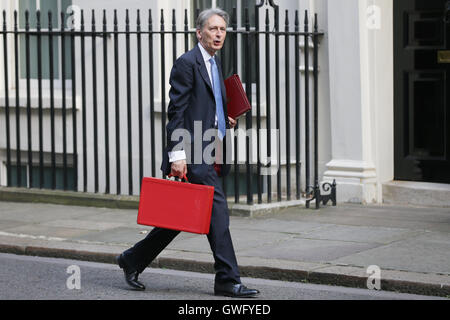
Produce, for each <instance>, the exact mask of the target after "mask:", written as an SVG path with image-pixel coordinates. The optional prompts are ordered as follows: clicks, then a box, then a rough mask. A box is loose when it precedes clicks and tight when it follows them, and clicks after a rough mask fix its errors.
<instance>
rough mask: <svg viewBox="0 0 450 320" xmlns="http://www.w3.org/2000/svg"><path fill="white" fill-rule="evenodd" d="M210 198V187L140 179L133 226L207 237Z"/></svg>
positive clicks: (211, 188) (211, 200) (211, 198)
mask: <svg viewBox="0 0 450 320" xmlns="http://www.w3.org/2000/svg"><path fill="white" fill-rule="evenodd" d="M186 180H187V179H186ZM213 197H214V187H212V186H203V185H198V184H190V183H184V182H178V181H171V180H163V179H156V178H143V179H142V187H141V194H140V198H139V211H138V218H137V223H138V224H141V225H146V226H152V227H160V228H164V229H171V230H178V231H185V232H190V233H197V234H208V233H209V226H210V223H211V211H212V205H213Z"/></svg>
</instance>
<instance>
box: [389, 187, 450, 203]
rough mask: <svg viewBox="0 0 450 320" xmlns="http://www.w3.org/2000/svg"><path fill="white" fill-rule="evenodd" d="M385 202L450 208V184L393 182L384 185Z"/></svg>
mask: <svg viewBox="0 0 450 320" xmlns="http://www.w3.org/2000/svg"><path fill="white" fill-rule="evenodd" d="M383 202H384V203H386V204H395V205H397V204H398V205H413V206H425V207H440V208H447V207H448V208H450V184H440V183H427V182H412V181H391V182H388V183H385V184H383Z"/></svg>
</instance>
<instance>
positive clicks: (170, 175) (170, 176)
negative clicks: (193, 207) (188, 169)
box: [168, 174, 189, 183]
mask: <svg viewBox="0 0 450 320" xmlns="http://www.w3.org/2000/svg"><path fill="white" fill-rule="evenodd" d="M168 177H169V178H172V177H174V176H173V175H172V174H169V175H168ZM183 180H185V181H186V182H187V183H189V180H188V178H187V177H186V175H184V176H183Z"/></svg>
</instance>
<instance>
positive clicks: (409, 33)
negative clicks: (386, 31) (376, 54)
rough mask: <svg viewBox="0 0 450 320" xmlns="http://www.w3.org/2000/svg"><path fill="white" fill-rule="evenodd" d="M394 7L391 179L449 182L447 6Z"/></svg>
mask: <svg viewBox="0 0 450 320" xmlns="http://www.w3.org/2000/svg"><path fill="white" fill-rule="evenodd" d="M393 2H394V51H395V52H394V77H395V78H394V97H395V98H394V126H395V127H394V133H395V141H394V142H395V144H394V146H395V166H394V170H395V173H394V174H395V179H396V180H409V181H426V182H440V183H450V21H446V20H450V16H448V17H447V18H446V7H447V6H448V7H449V8H447V9H448V10H450V1H448V0H394V1H393ZM449 14H450V12H449Z"/></svg>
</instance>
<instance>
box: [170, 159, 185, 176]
mask: <svg viewBox="0 0 450 320" xmlns="http://www.w3.org/2000/svg"><path fill="white" fill-rule="evenodd" d="M186 174H187V163H186V160H179V161H175V162H172V166H171V171H170V175H171V176H174V177H178V178H180V179H182V178H183V177H184V176H185V175H186Z"/></svg>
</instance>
